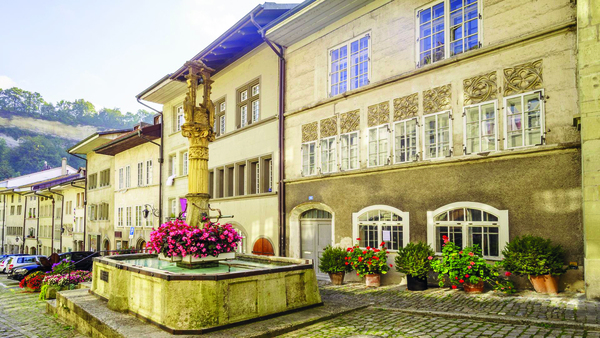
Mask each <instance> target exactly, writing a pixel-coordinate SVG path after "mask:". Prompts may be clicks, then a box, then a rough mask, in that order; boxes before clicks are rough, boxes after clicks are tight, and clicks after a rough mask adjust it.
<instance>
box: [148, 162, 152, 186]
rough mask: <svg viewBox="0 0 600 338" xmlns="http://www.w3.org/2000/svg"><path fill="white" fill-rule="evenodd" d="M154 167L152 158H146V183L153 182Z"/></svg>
mask: <svg viewBox="0 0 600 338" xmlns="http://www.w3.org/2000/svg"><path fill="white" fill-rule="evenodd" d="M152 167H153V163H152V160H146V185H151V184H152V179H153V177H152V176H153V175H152V174H153V173H152Z"/></svg>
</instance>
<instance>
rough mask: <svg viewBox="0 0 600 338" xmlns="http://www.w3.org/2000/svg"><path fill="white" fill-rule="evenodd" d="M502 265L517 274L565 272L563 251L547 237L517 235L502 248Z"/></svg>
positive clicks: (557, 273)
mask: <svg viewBox="0 0 600 338" xmlns="http://www.w3.org/2000/svg"><path fill="white" fill-rule="evenodd" d="M502 254H503V255H504V260H503V261H502V265H503V266H504V268H505V269H506V270H507V271H511V272H513V273H515V274H517V275H527V276H539V275H548V274H549V275H554V276H558V275H561V274H563V273H565V271H566V269H564V268H563V265H564V264H563V263H564V259H565V252H564V250H563V248H562V247H561V246H560V245H553V244H552V242H551V241H550V240H549V239H544V238H542V237H537V236H524V237H522V238H521V237H517V238H515V239H514V240H512V241H511V242H509V243H508V244H507V245H506V247H505V248H504V250H502Z"/></svg>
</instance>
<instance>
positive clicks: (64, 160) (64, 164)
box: [60, 157, 67, 176]
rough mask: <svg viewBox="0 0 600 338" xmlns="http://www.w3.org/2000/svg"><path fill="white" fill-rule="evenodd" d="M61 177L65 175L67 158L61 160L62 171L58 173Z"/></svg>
mask: <svg viewBox="0 0 600 338" xmlns="http://www.w3.org/2000/svg"><path fill="white" fill-rule="evenodd" d="M60 174H61V175H63V176H64V175H66V174H67V158H66V157H63V158H62V170H61V171H60Z"/></svg>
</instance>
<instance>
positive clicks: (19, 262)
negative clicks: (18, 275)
mask: <svg viewBox="0 0 600 338" xmlns="http://www.w3.org/2000/svg"><path fill="white" fill-rule="evenodd" d="M36 257H44V256H13V257H10V260H9V261H8V265H7V266H6V273H10V272H11V271H12V270H13V269H15V268H18V267H20V266H24V265H30V264H32V263H35V262H36Z"/></svg>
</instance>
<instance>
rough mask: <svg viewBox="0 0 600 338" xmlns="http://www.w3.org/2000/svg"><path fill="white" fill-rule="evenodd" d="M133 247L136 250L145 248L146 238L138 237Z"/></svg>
mask: <svg viewBox="0 0 600 338" xmlns="http://www.w3.org/2000/svg"><path fill="white" fill-rule="evenodd" d="M135 248H136V250H138V251H140V250H142V251H143V250H145V249H146V240H145V239H144V238H143V237H140V238H138V240H137V243H136V245H135Z"/></svg>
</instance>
